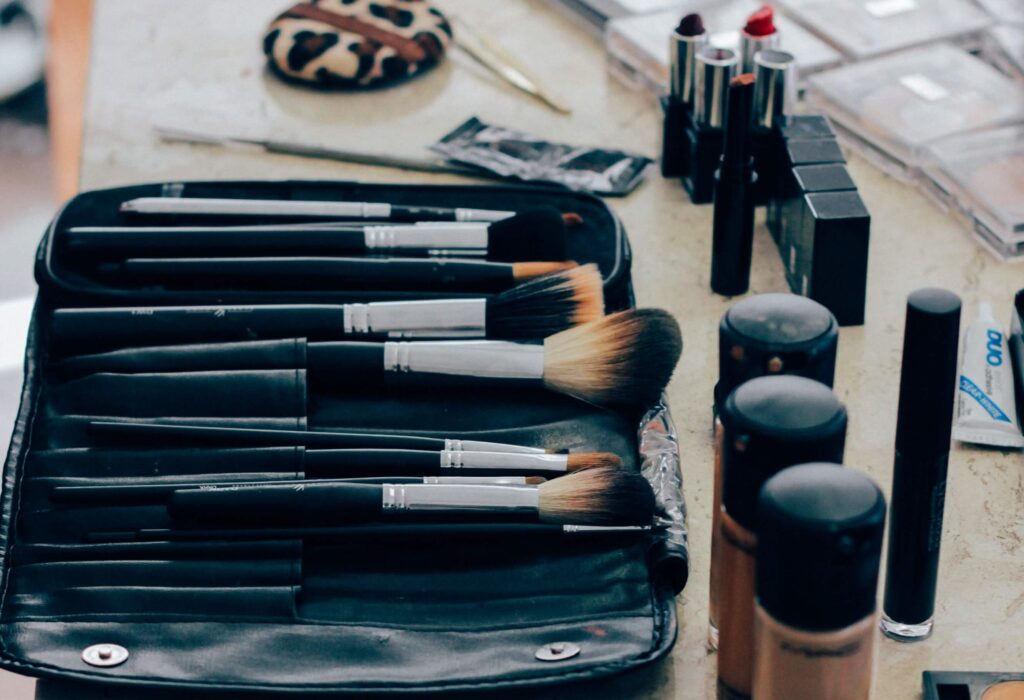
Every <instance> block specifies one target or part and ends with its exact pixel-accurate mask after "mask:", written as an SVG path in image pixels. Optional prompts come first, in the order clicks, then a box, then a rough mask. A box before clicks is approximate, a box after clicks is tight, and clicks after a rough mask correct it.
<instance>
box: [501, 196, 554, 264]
mask: <svg viewBox="0 0 1024 700" xmlns="http://www.w3.org/2000/svg"><path fill="white" fill-rule="evenodd" d="M487 230H488V234H487V257H488V258H489V259H491V260H501V261H505V262H521V261H561V260H565V259H566V256H567V254H568V253H567V247H566V246H567V241H566V228H565V220H564V219H563V218H562V213H561V212H560V211H558V210H557V209H555V208H554V207H537V208H536V209H527V210H526V211H522V212H520V213H518V214H516V215H515V216H511V217H509V218H507V219H502V220H501V221H495V222H494V223H493V224H491V225H490V226H488V229H487Z"/></svg>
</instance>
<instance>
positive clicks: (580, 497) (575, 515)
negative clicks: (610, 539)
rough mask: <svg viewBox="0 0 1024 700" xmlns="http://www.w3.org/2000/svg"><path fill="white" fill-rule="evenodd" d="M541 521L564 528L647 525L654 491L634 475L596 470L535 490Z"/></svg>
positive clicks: (586, 471)
mask: <svg viewBox="0 0 1024 700" xmlns="http://www.w3.org/2000/svg"><path fill="white" fill-rule="evenodd" d="M537 488H538V490H539V496H540V509H539V510H540V513H539V516H540V520H541V521H542V522H546V523H559V524H563V525H650V524H651V522H652V521H653V519H654V513H655V499H654V491H653V490H652V489H651V485H650V484H649V483H648V482H647V479H645V478H643V477H642V476H640V474H638V473H636V472H631V471H627V470H625V469H616V468H614V467H595V468H593V469H583V470H581V471H578V472H573V473H572V474H569V475H568V476H563V477H561V478H558V479H552V480H551V481H548V482H546V483H543V484H541V485H540V486H538V487H537Z"/></svg>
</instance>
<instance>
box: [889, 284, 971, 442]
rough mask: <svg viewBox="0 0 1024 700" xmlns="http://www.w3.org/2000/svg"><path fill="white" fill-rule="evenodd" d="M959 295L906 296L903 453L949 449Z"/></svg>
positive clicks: (928, 292)
mask: <svg viewBox="0 0 1024 700" xmlns="http://www.w3.org/2000/svg"><path fill="white" fill-rule="evenodd" d="M959 340H960V297H958V296H957V295H956V294H953V293H952V292H950V291H948V290H945V289H934V288H929V289H918V290H917V291H915V292H912V293H911V294H910V296H909V297H908V298H907V324H906V329H905V331H904V334H903V369H902V370H901V373H900V404H899V415H898V418H897V421H896V449H897V450H898V451H899V452H900V453H902V454H904V455H918V456H922V457H927V456H933V455H934V456H937V455H940V454H943V453H946V452H948V451H949V440H950V433H951V431H952V425H953V404H954V401H955V399H956V386H957V363H956V360H957V348H958V347H959Z"/></svg>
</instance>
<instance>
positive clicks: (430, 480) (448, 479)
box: [423, 476, 529, 486]
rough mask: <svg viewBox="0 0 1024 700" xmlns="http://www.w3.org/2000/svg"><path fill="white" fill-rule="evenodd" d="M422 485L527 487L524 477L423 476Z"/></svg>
mask: <svg viewBox="0 0 1024 700" xmlns="http://www.w3.org/2000/svg"><path fill="white" fill-rule="evenodd" d="M423 483H424V484H489V485H491V486H529V484H527V483H526V477H525V476H425V477H423Z"/></svg>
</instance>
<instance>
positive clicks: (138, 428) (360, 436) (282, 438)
mask: <svg viewBox="0 0 1024 700" xmlns="http://www.w3.org/2000/svg"><path fill="white" fill-rule="evenodd" d="M88 430H89V432H90V433H92V434H95V435H99V436H102V435H110V436H113V437H114V438H116V439H117V440H118V441H124V440H132V439H139V440H145V441H146V442H147V443H148V444H151V443H154V442H157V443H160V441H166V442H171V443H173V444H175V445H178V446H181V445H213V446H220V447H225V446H227V447H310V448H321V449H346V448H361V449H372V448H381V449H395V450H433V451H438V450H441V451H445V452H507V453H513V454H554V453H556V452H558V450H549V449H545V448H543V447H529V446H526V445H509V444H506V443H502V442H488V441H484V440H463V439H460V438H438V437H426V436H422V435H400V434H399V435H392V434H390V433H351V432H339V431H335V430H274V429H270V428H229V427H218V426H210V425H187V424H178V423H134V422H130V421H97V420H94V421H89V423H88ZM160 444H163V443H160Z"/></svg>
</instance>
